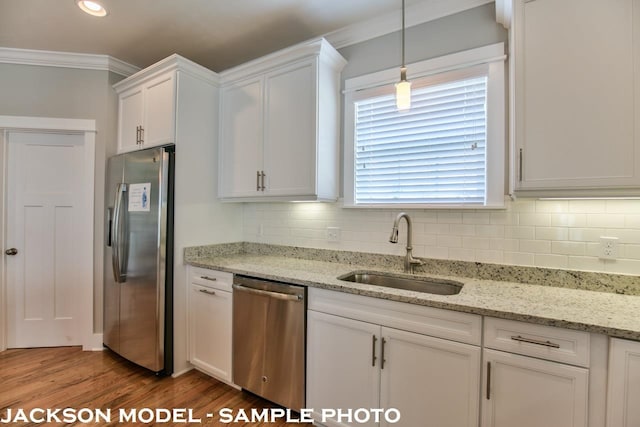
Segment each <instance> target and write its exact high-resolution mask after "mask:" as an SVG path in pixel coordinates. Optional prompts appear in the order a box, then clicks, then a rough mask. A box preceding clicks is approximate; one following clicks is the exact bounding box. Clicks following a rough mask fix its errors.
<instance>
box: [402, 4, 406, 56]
mask: <svg viewBox="0 0 640 427" xmlns="http://www.w3.org/2000/svg"><path fill="white" fill-rule="evenodd" d="M404 65H405V64H404V0H402V67H404Z"/></svg>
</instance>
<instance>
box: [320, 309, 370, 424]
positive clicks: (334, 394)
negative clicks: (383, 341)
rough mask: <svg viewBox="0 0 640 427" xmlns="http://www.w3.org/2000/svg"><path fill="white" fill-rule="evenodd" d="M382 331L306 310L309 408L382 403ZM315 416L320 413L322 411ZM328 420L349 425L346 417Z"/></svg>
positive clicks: (364, 324)
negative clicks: (341, 419) (380, 391)
mask: <svg viewBox="0 0 640 427" xmlns="http://www.w3.org/2000/svg"><path fill="white" fill-rule="evenodd" d="M379 335H380V326H378V325H373V324H371V323H366V322H360V321H357V320H351V319H346V318H344V317H339V316H333V315H330V314H325V313H319V312H316V311H312V310H309V311H308V312H307V407H308V408H314V409H315V410H316V411H319V410H320V409H321V408H332V409H357V408H378V407H379V394H378V388H379V381H380V359H379V356H380V354H379V353H378V349H379V343H380V341H379ZM314 417H319V413H315V414H314ZM316 419H319V418H316ZM325 424H326V425H327V426H348V425H350V424H347V423H346V421H345V420H343V422H337V421H335V420H326V422H325ZM357 425H359V426H374V425H375V423H373V422H370V423H367V424H357Z"/></svg>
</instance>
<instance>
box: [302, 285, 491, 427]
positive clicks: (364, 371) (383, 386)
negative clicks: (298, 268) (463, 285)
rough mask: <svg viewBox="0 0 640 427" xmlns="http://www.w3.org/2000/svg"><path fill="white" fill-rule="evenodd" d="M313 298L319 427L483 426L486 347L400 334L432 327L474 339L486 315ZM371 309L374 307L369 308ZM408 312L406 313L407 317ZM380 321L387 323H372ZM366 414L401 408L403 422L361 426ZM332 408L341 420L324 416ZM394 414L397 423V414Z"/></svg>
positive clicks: (313, 404)
mask: <svg viewBox="0 0 640 427" xmlns="http://www.w3.org/2000/svg"><path fill="white" fill-rule="evenodd" d="M310 291H311V292H310V297H309V306H310V310H309V311H308V314H307V322H308V323H307V324H308V336H307V342H308V347H307V407H309V408H313V409H314V418H315V419H316V421H317V422H318V423H320V424H321V425H326V426H332V427H334V426H340V427H343V426H356V425H358V426H378V425H380V426H392V425H393V426H400V427H401V426H407V427H415V426H426V425H429V426H431V425H433V426H438V427H472V426H477V425H478V417H479V411H478V407H479V387H480V347H479V346H478V345H471V344H466V343H460V342H455V341H451V340H448V339H442V338H436V337H432V336H428V335H424V334H422V333H416V332H413V331H407V330H402V329H400V328H403V327H407V329H411V328H412V325H417V326H419V329H422V328H423V327H424V328H429V327H430V326H429V322H430V321H432V322H433V324H435V323H438V325H439V327H438V328H437V329H439V330H440V333H441V334H444V335H447V333H448V331H447V327H449V326H451V327H454V328H455V327H460V328H461V330H462V329H463V330H464V331H465V332H469V331H471V330H472V329H474V328H476V326H477V325H479V324H480V318H479V316H473V315H467V314H463V313H454V312H449V313H444V312H443V311H442V310H438V309H430V308H427V307H419V306H417V307H416V306H410V305H409V304H402V303H396V302H392V301H383V300H376V301H371V300H372V299H371V298H367V297H357V296H353V295H345V294H343V295H344V298H345V299H344V300H343V299H342V298H340V300H341V303H339V304H338V305H332V304H331V303H330V301H329V303H328V304H323V303H318V301H319V300H318V299H314V296H315V295H316V292H317V290H312V289H310ZM324 292H328V291H324ZM325 295H328V294H325ZM354 298H355V300H354ZM358 298H360V299H361V301H362V302H363V304H360V303H359V302H358V301H357V299H358ZM345 300H346V301H347V302H345ZM351 301H354V303H353V304H351ZM369 302H372V303H373V304H374V305H372V306H368V304H367V303H369ZM385 303H387V304H388V306H387V305H386V304H385ZM398 304H399V305H398ZM403 306H407V307H406V308H407V309H408V311H407V312H402V311H401V309H402V308H403ZM314 308H317V309H323V308H328V310H327V311H334V312H335V313H336V314H337V313H339V314H341V315H336V314H334V313H325V312H319V311H316V310H315V309H314ZM409 308H410V309H409ZM411 309H412V310H413V312H409V311H411ZM345 315H346V317H345ZM377 315H380V316H381V317H380V319H379V320H380V321H379V322H376V323H371V322H370V321H372V320H375V318H376V316H377ZM441 315H445V316H446V318H442V317H441ZM456 315H460V316H461V318H460V321H459V322H456V321H455V320H454V319H452V318H451V316H456ZM351 317H360V318H363V319H364V320H367V321H362V320H355V319H353V318H351ZM476 320H477V325H476V324H475V321H476ZM421 322H425V323H421ZM433 324H432V325H431V326H433ZM386 325H392V326H395V327H389V326H386ZM450 332H451V334H452V335H456V332H455V331H454V330H451V331H450ZM361 408H362V409H366V410H367V411H368V410H370V409H372V408H374V409H377V408H380V409H383V410H389V409H390V408H395V409H397V410H398V411H399V413H400V420H399V421H398V422H388V420H387V419H386V417H385V416H384V415H381V416H380V419H379V422H377V420H376V419H375V416H374V414H370V417H369V420H368V422H362V421H363V418H362V417H365V416H366V412H365V411H361V412H359V413H358V410H359V409H361ZM327 409H328V410H342V416H341V417H340V416H337V417H332V418H331V419H327V418H326V413H325V414H324V415H325V418H323V412H322V411H323V410H325V411H326V410H327ZM387 415H388V417H389V420H391V421H395V417H396V412H387ZM350 417H351V418H350ZM358 417H360V418H359V419H358Z"/></svg>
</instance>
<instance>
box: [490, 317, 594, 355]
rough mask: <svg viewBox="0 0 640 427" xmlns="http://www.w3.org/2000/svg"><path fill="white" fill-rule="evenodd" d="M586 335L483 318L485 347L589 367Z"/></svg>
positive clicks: (511, 321) (588, 336)
mask: <svg viewBox="0 0 640 427" xmlns="http://www.w3.org/2000/svg"><path fill="white" fill-rule="evenodd" d="M589 338H590V335H589V333H588V332H581V331H572V330H569V329H563V328H556V327H553V326H543V325H533V324H530V323H524V322H518V321H514V320H504V319H495V318H492V317H485V320H484V346H485V348H492V349H495V350H504V351H508V352H511V353H518V354H523V355H525V356H533V357H538V358H541V359H547V360H555V361H557V362H562V363H568V364H571V365H577V366H584V367H588V366H589V348H590V347H589V346H590V343H589Z"/></svg>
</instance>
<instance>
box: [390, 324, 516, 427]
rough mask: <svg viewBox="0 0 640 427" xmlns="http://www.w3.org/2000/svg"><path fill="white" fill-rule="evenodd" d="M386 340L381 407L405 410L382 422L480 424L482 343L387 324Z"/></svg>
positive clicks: (462, 426) (463, 426)
mask: <svg viewBox="0 0 640 427" xmlns="http://www.w3.org/2000/svg"><path fill="white" fill-rule="evenodd" d="M382 339H383V340H384V341H383V347H384V352H383V355H384V359H385V361H384V366H383V367H382V371H381V372H382V375H381V386H380V407H381V408H397V409H398V410H400V413H401V414H402V418H401V419H400V421H399V422H398V423H395V424H388V423H386V422H385V421H384V420H383V422H382V423H381V425H382V426H387V425H388V426H392V425H393V426H407V427H414V426H420V425H432V426H438V427H473V426H477V425H478V415H479V411H478V406H479V389H480V347H476V346H472V345H468V344H461V343H457V342H453V341H448V340H443V339H439V338H433V337H428V336H425V335H420V334H415V333H411V332H405V331H399V330H396V329H390V328H385V327H383V328H382ZM426 420H428V423H427V422H426ZM515 425H517V424H513V425H512V427H513V426H515Z"/></svg>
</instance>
